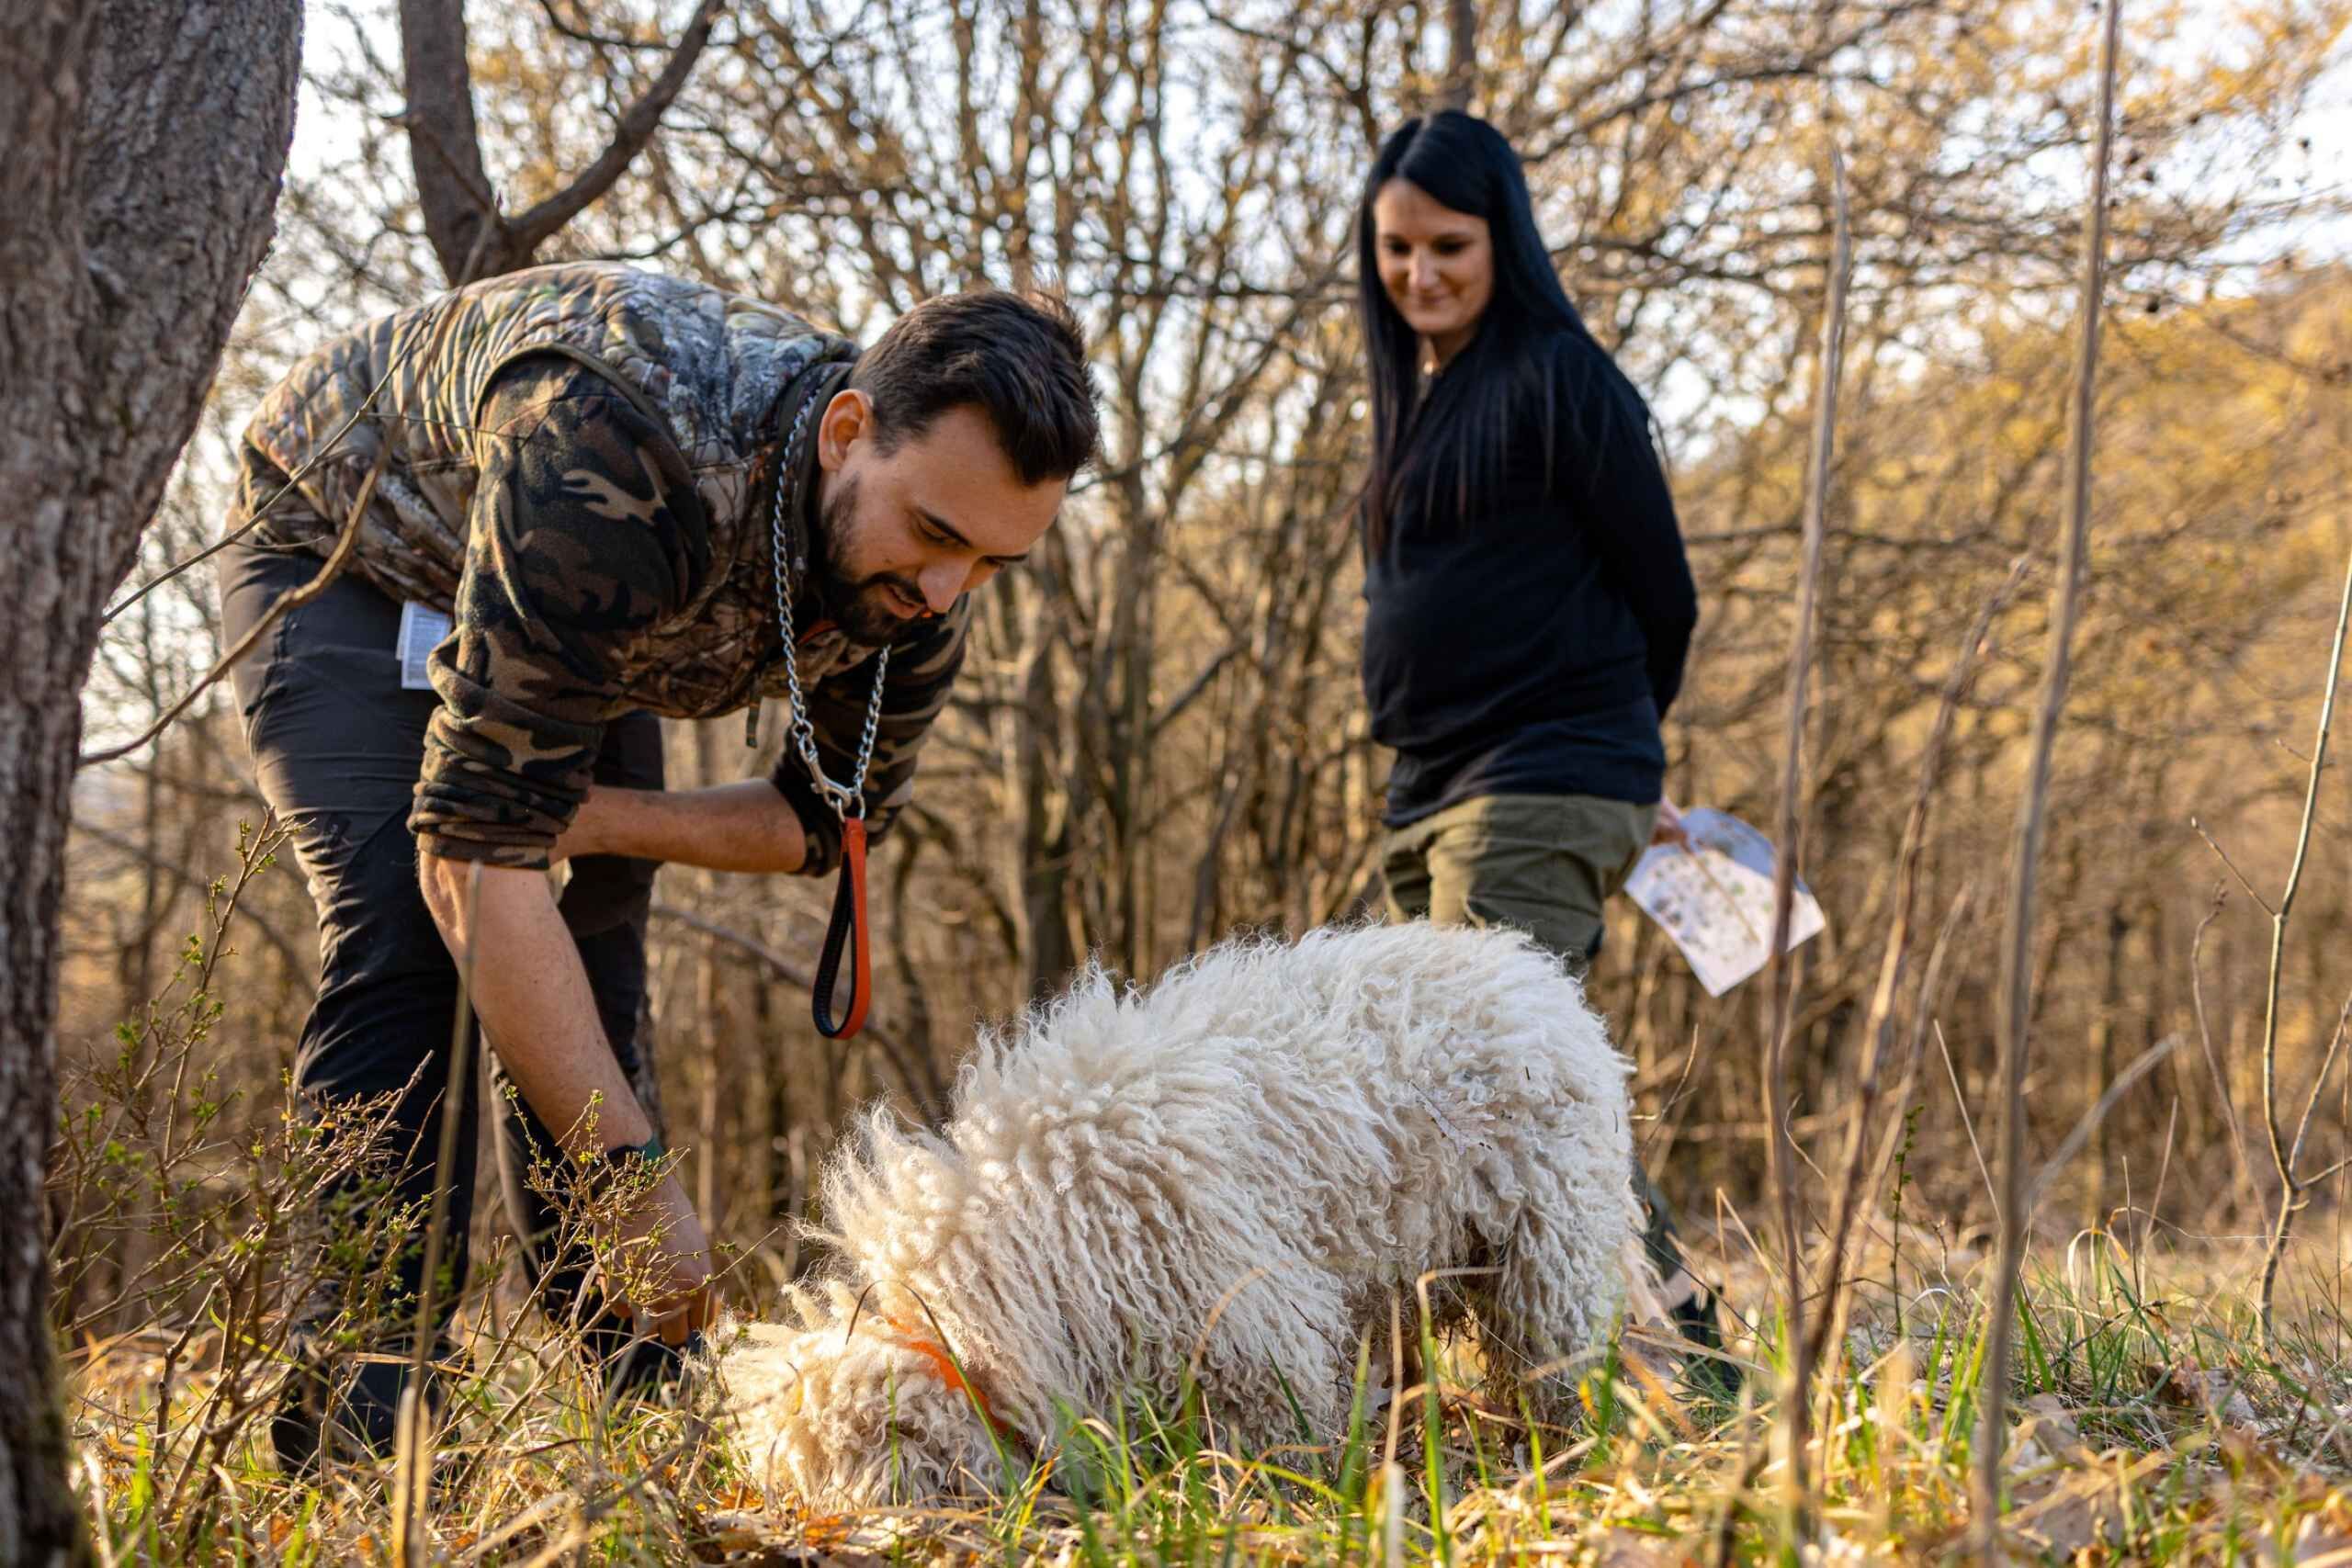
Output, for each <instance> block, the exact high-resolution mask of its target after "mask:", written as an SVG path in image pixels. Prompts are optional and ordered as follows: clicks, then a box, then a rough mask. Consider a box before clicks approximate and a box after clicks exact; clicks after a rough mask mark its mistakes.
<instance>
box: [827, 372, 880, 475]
mask: <svg viewBox="0 0 2352 1568" xmlns="http://www.w3.org/2000/svg"><path fill="white" fill-rule="evenodd" d="M873 434H874V400H872V399H871V398H868V397H867V396H866V395H865V393H864V392H861V391H859V390H857V389H855V388H854V387H843V388H842V389H841V390H840V391H838V392H835V393H834V394H833V400H832V401H831V402H829V403H827V404H826V405H825V412H823V413H822V414H820V415H819V416H818V419H817V461H818V463H819V464H820V465H821V466H822V467H823V468H825V470H826V471H827V472H828V473H832V472H837V471H839V469H840V468H841V466H842V464H843V463H846V462H847V461H849V449H850V448H851V447H852V446H855V445H856V444H857V443H858V441H859V440H860V439H862V438H866V437H870V436H872V435H873Z"/></svg>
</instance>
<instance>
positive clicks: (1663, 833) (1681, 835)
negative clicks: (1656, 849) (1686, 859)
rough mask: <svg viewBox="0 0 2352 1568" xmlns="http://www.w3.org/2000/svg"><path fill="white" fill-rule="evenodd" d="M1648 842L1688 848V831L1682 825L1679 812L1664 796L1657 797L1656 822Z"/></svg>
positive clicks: (1689, 835) (1689, 844) (1689, 833)
mask: <svg viewBox="0 0 2352 1568" xmlns="http://www.w3.org/2000/svg"><path fill="white" fill-rule="evenodd" d="M1650 842H1651V843H1653V844H1680V845H1681V846H1682V847H1683V848H1684V849H1686V850H1687V849H1689V848H1690V847H1691V830H1690V829H1688V828H1685V827H1684V826H1683V825H1682V812H1681V810H1680V809H1679V807H1676V805H1675V804H1674V802H1672V801H1671V800H1668V799H1667V798H1666V797H1665V796H1664V795H1660V796H1659V797H1658V802H1657V825H1656V826H1654V827H1652V828H1651V829H1650Z"/></svg>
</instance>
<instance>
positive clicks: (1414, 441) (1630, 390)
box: [1356, 109, 1649, 550]
mask: <svg viewBox="0 0 2352 1568" xmlns="http://www.w3.org/2000/svg"><path fill="white" fill-rule="evenodd" d="M1393 179H1403V180H1406V181H1408V182H1409V183H1410V184H1412V185H1415V186H1419V187H1420V189H1421V190H1422V191H1424V192H1426V193H1427V194H1428V195H1429V196H1430V197H1431V198H1432V199H1433V200H1435V201H1437V202H1438V203H1440V204H1441V205H1442V206H1445V207H1450V208H1452V209H1453V210H1455V211H1456V212H1465V213H1468V214H1470V215H1472V216H1473V217H1477V218H1483V219H1485V220H1486V221H1487V231H1488V233H1489V235H1490V236H1491V242H1492V245H1493V249H1494V266H1495V282H1494V292H1493V294H1492V296H1491V297H1490V298H1489V299H1488V301H1487V309H1486V312H1485V313H1484V314H1483V315H1482V316H1481V317H1480V318H1479V320H1478V326H1477V330H1476V333H1473V334H1472V337H1471V340H1470V342H1469V343H1468V344H1466V345H1464V348H1463V349H1462V351H1461V352H1460V353H1459V354H1458V355H1455V356H1454V359H1453V362H1452V363H1451V364H1449V365H1448V366H1447V367H1446V373H1445V375H1444V376H1443V377H1442V378H1439V380H1438V382H1437V384H1436V386H1435V388H1434V389H1425V388H1424V387H1423V385H1422V378H1421V339H1420V334H1419V333H1417V332H1415V331H1414V330H1413V328H1412V327H1411V326H1410V325H1409V324H1408V322H1407V321H1406V320H1405V318H1404V317H1403V316H1402V315H1400V314H1399V313H1398V312H1397V307H1396V305H1395V303H1394V302H1393V301H1391V300H1390V299H1389V298H1388V291H1387V289H1386V288H1384V287H1382V285H1381V281H1380V256H1379V254H1378V253H1379V236H1378V231H1377V226H1376V225H1375V224H1374V221H1373V216H1372V204H1373V200H1374V197H1377V196H1378V195H1379V194H1380V190H1381V187H1382V186H1385V185H1386V184H1387V183H1388V182H1389V181H1390V180H1393ZM1356 271H1357V279H1356V285H1357V292H1358V298H1359V300H1360V305H1361V309H1362V312H1363V335H1364V342H1365V344H1366V346H1367V348H1368V350H1369V357H1370V360H1371V365H1370V370H1371V378H1372V472H1371V474H1370V476H1369V478H1368V479H1367V481H1366V483H1365V485H1364V491H1363V522H1364V530H1365V538H1366V541H1367V543H1368V544H1369V546H1370V547H1372V548H1373V549H1374V550H1377V549H1379V548H1381V547H1382V546H1383V544H1384V543H1385V540H1386V538H1387V535H1388V524H1389V520H1390V518H1391V516H1392V514H1393V513H1394V511H1395V508H1396V506H1397V497H1398V496H1399V494H1400V493H1401V492H1402V491H1403V489H1404V487H1405V485H1406V484H1407V483H1408V482H1409V483H1412V484H1415V485H1419V486H1421V487H1423V489H1424V491H1425V493H1426V494H1427V495H1428V496H1429V497H1430V498H1431V499H1434V498H1435V497H1436V495H1437V494H1438V493H1439V492H1440V491H1444V490H1449V489H1450V490H1452V491H1454V494H1455V499H1456V504H1457V507H1458V509H1459V511H1460V512H1461V513H1463V514H1464V515H1465V516H1466V515H1468V514H1469V513H1471V512H1472V511H1474V510H1475V509H1476V506H1477V505H1478V504H1479V503H1480V502H1481V501H1482V500H1484V499H1486V498H1487V497H1489V496H1491V494H1492V492H1493V491H1494V489H1495V488H1496V487H1497V486H1498V485H1499V484H1501V483H1502V480H1503V474H1504V462H1505V458H1506V457H1507V455H1508V452H1509V449H1510V444H1511V442H1512V441H1514V440H1515V439H1519V438H1520V437H1521V436H1522V435H1523V434H1527V433H1528V430H1529V426H1528V424H1527V423H1526V419H1525V416H1526V413H1527V412H1528V407H1527V405H1528V404H1529V403H1530V401H1531V400H1536V401H1539V402H1540V406H1541V411H1542V413H1543V416H1544V417H1543V424H1542V430H1543V436H1544V475H1545V479H1546V480H1547V482H1549V481H1551V480H1554V479H1556V478H1557V477H1559V473H1560V463H1559V458H1560V456H1561V454H1559V453H1558V452H1557V451H1556V450H1555V447H1554V445H1553V442H1552V436H1553V434H1554V432H1555V431H1556V429H1557V428H1558V421H1557V418H1556V412H1557V401H1558V400H1560V399H1561V398H1564V397H1565V398H1568V399H1570V400H1572V404H1573V406H1574V407H1575V408H1577V409H1578V410H1579V411H1582V410H1587V409H1590V408H1594V407H1598V408H1600V409H1601V410H1604V411H1607V413H1608V415H1609V416H1610V417H1616V416H1620V415H1622V416H1623V417H1626V418H1630V419H1632V420H1633V421H1634V423H1635V424H1636V425H1637V426H1640V427H1643V428H1645V429H1646V427H1647V425H1648V423H1649V410H1648V407H1647V405H1645V403H1644V402H1643V401H1642V399H1641V395H1640V394H1639V393H1638V392H1636V391H1635V390H1634V387H1633V384H1632V383H1631V382H1629V381H1627V380H1626V379H1625V378H1624V377H1623V374H1621V373H1620V372H1619V371H1618V369H1617V367H1616V364H1615V362H1614V361H1612V360H1611V358H1610V357H1609V353H1608V351H1607V350H1606V349H1604V348H1602V347H1601V346H1600V344H1599V343H1598V342H1597V341H1595V340H1594V338H1593V335H1592V333H1591V332H1590V331H1589V330H1588V329H1587V328H1586V326H1585V324H1584V318H1583V317H1582V316H1579V315H1578V314H1577V308H1576V307H1575V306H1574V305H1571V304H1570V303H1568V296H1567V291H1566V289H1564V288H1561V287H1560V275H1559V274H1558V273H1557V272H1555V270H1553V266H1552V256H1551V253H1550V252H1549V251H1547V250H1546V249H1544V237H1543V235H1542V234H1540V233H1538V232H1537V231H1536V228H1535V209H1534V204H1533V203H1532V201H1531V200H1530V199H1529V197H1528V194H1527V176H1526V175H1524V174H1523V173H1522V172H1521V169H1520V163H1519V154H1518V153H1516V152H1512V151H1511V146H1510V142H1509V141H1505V140H1504V138H1503V134H1502V132H1500V131H1498V130H1496V129H1495V128H1494V127H1493V126H1491V125H1488V124H1487V122H1486V121H1485V120H1483V119H1479V118H1476V116H1473V115H1466V114H1463V113H1461V112H1460V111H1459V110H1455V109H1442V110H1440V111H1439V112H1437V113H1436V114H1433V115H1430V116H1429V117H1427V118H1419V119H1409V120H1407V121H1406V122H1405V124H1404V125H1403V126H1402V127H1401V128H1399V129H1398V130H1397V131H1396V133H1395V134H1393V135H1391V136H1390V137H1389V138H1388V140H1387V141H1384V142H1382V143H1381V146H1380V153H1379V156H1378V157H1376V158H1374V160H1373V165H1372V173H1371V175H1370V176H1369V177H1368V178H1367V179H1366V180H1365V181H1364V186H1363V201H1362V202H1361V203H1360V204H1359V205H1358V207H1357V209H1356ZM1595 378H1599V379H1600V389H1601V390H1603V391H1605V392H1606V394H1607V395H1606V396H1605V397H1600V398H1595V397H1593V396H1592V392H1593V391H1594V390H1595V389H1594V387H1593V381H1594V379H1595ZM1425 391H1426V392H1427V406H1423V398H1424V393H1425ZM1581 434H1582V435H1583V436H1584V438H1585V439H1584V441H1583V442H1582V443H1580V445H1583V446H1585V447H1586V450H1587V451H1588V452H1589V451H1590V450H1592V449H1593V447H1594V446H1595V445H1596V444H1597V443H1598V442H1599V441H1600V440H1602V439H1605V438H1606V436H1607V434H1608V432H1607V431H1606V430H1605V429H1599V428H1595V429H1588V430H1585V431H1583V432H1581ZM1568 456H1569V457H1570V463H1571V467H1570V469H1569V472H1570V473H1571V474H1573V473H1574V471H1575V468H1574V467H1573V465H1574V463H1575V459H1576V457H1577V456H1578V455H1577V454H1569V455H1568Z"/></svg>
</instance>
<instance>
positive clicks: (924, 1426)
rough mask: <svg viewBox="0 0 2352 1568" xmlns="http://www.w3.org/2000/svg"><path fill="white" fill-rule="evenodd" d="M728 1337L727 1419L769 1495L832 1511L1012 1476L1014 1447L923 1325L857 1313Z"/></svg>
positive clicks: (977, 1486)
mask: <svg viewBox="0 0 2352 1568" xmlns="http://www.w3.org/2000/svg"><path fill="white" fill-rule="evenodd" d="M803 1321H804V1322H809V1321H811V1319H810V1314H807V1313H805V1312H804V1314H803ZM725 1338H726V1339H727V1341H728V1343H727V1344H726V1348H724V1350H723V1351H722V1353H721V1361H720V1366H721V1369H722V1371H723V1372H724V1374H725V1379H726V1389H727V1394H726V1399H727V1407H728V1413H729V1417H730V1418H731V1420H732V1422H733V1425H734V1427H735V1430H736V1435H737V1438H738V1439H739V1440H740V1441H741V1444H742V1448H743V1453H744V1458H745V1460H746V1461H748V1463H749V1465H750V1467H751V1471H752V1477H753V1479H754V1480H755V1481H756V1482H760V1483H763V1488H764V1490H766V1491H767V1492H768V1493H769V1494H770V1495H772V1496H775V1497H779V1498H781V1497H789V1498H791V1499H793V1500H795V1501H797V1502H798V1503H800V1504H802V1505H803V1506H808V1507H810V1508H815V1509H819V1510H826V1511H831V1510H841V1509H849V1508H859V1507H874V1506H884V1505H888V1504H892V1503H902V1502H914V1501H920V1500H922V1499H926V1498H933V1497H940V1496H947V1495H956V1494H959V1493H975V1492H978V1491H981V1490H984V1489H988V1490H993V1489H995V1488H997V1487H1000V1486H1001V1485H1003V1484H1004V1483H1006V1482H1008V1481H1009V1480H1010V1479H1012V1478H1011V1477H1006V1476H1003V1475H1002V1474H1001V1469H1002V1466H1003V1465H1004V1463H1006V1462H1008V1461H1010V1462H1012V1463H1016V1464H1017V1463H1018V1462H1019V1461H1018V1459H1017V1458H1015V1457H1014V1456H1015V1455H1017V1454H1018V1453H1020V1452H1021V1451H1022V1449H1021V1444H1020V1440H1019V1438H1017V1437H1016V1436H1015V1435H1014V1434H1013V1432H1012V1428H1011V1427H1009V1426H1008V1425H1007V1424H1006V1423H1005V1422H1004V1419H1003V1417H1002V1416H1001V1414H1000V1413H999V1412H997V1411H995V1410H994V1409H992V1408H991V1407H990V1406H989V1402H988V1398H987V1395H986V1393H984V1392H983V1391H982V1390H981V1389H979V1388H978V1387H977V1386H975V1385H974V1384H973V1383H972V1382H967V1375H966V1374H967V1369H966V1368H965V1367H964V1365H963V1364H962V1362H961V1361H960V1360H959V1359H957V1357H956V1354H955V1353H954V1352H953V1351H952V1350H950V1349H949V1348H948V1347H947V1346H946V1345H945V1344H944V1343H943V1341H942V1338H941V1336H940V1335H939V1334H938V1332H937V1331H936V1329H934V1328H933V1326H932V1325H931V1323H930V1321H929V1320H928V1319H927V1318H923V1317H920V1316H909V1315H906V1314H899V1313H884V1312H879V1311H876V1310H873V1309H872V1308H870V1307H869V1308H867V1309H866V1310H865V1311H858V1310H855V1309H854V1308H853V1309H852V1310H851V1311H849V1312H847V1313H838V1312H837V1313H835V1314H832V1320H831V1321H827V1322H818V1323H816V1324H815V1325H813V1326H809V1327H802V1328H778V1327H770V1326H766V1325H746V1326H744V1327H742V1328H741V1329H740V1330H738V1331H737V1332H736V1333H734V1334H732V1335H729V1336H727V1337H725Z"/></svg>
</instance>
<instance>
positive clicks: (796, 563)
mask: <svg viewBox="0 0 2352 1568" xmlns="http://www.w3.org/2000/svg"><path fill="white" fill-rule="evenodd" d="M817 402H818V400H817V398H816V397H815V396H814V395H813V394H812V395H811V396H810V397H809V399H808V400H806V401H805V402H803V403H802V404H801V405H800V412H798V413H797V414H796V415H794V416H793V421H792V432H791V434H789V435H787V436H786V438H785V442H784V446H783V448H782V450H781V451H780V452H779V454H778V455H777V459H776V461H777V468H776V476H775V521H774V524H773V526H772V528H771V530H770V540H771V542H772V545H773V548H774V556H775V624H776V629H777V630H778V631H780V632H782V633H783V634H784V685H785V691H786V694H787V695H788V696H789V697H790V700H791V705H792V713H791V717H790V721H789V728H790V731H791V736H792V745H793V749H794V750H797V751H798V752H799V753H800V761H801V762H802V764H803V765H805V766H806V767H807V768H808V770H809V779H810V781H811V782H813V783H814V784H816V786H817V793H818V794H820V795H823V796H824V797H825V803H826V804H827V805H829V806H831V807H832V808H833V814H834V815H835V816H837V817H839V818H842V820H843V821H847V820H848V819H849V818H853V817H862V816H864V815H865V770H866V768H867V766H868V765H869V764H870V763H872V761H874V732H875V729H876V727H877V726H878V725H879V724H880V723H881V721H882V682H883V678H884V677H885V676H886V675H888V673H889V671H890V649H889V647H888V644H885V645H884V646H883V649H882V650H881V651H880V652H879V653H877V654H876V655H875V656H874V694H873V696H871V697H869V698H868V699H866V704H865V734H864V735H863V736H861V737H860V738H859V739H858V743H857V771H856V772H855V773H852V774H851V775H850V779H849V783H847V784H835V783H834V782H833V781H832V780H831V779H830V778H827V777H826V776H825V766H824V764H823V763H822V762H820V761H818V760H817V727H816V726H815V725H813V724H811V723H809V703H808V699H807V698H806V697H805V696H803V695H802V694H801V691H800V660H799V658H798V655H797V652H796V650H795V648H794V641H793V628H792V594H791V592H790V591H789V589H788V588H787V587H786V584H787V583H789V582H792V581H798V580H799V578H801V577H802V576H805V575H806V574H807V572H808V570H809V559H808V557H807V556H806V555H805V554H802V553H799V552H795V554H794V557H793V560H792V569H793V570H792V571H791V572H790V574H788V575H787V573H786V570H785V549H784V537H785V533H786V528H787V527H788V526H789V525H788V524H787V523H786V512H787V507H788V503H789V502H790V501H791V500H793V499H797V491H798V490H799V487H798V486H797V485H796V484H794V483H793V482H792V476H793V475H794V474H795V473H796V472H797V470H798V468H799V463H798V461H797V458H798V455H799V452H800V441H801V437H802V436H803V435H804V434H807V432H808V428H809V414H810V412H812V411H813V410H814V409H815V408H816V406H817Z"/></svg>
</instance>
